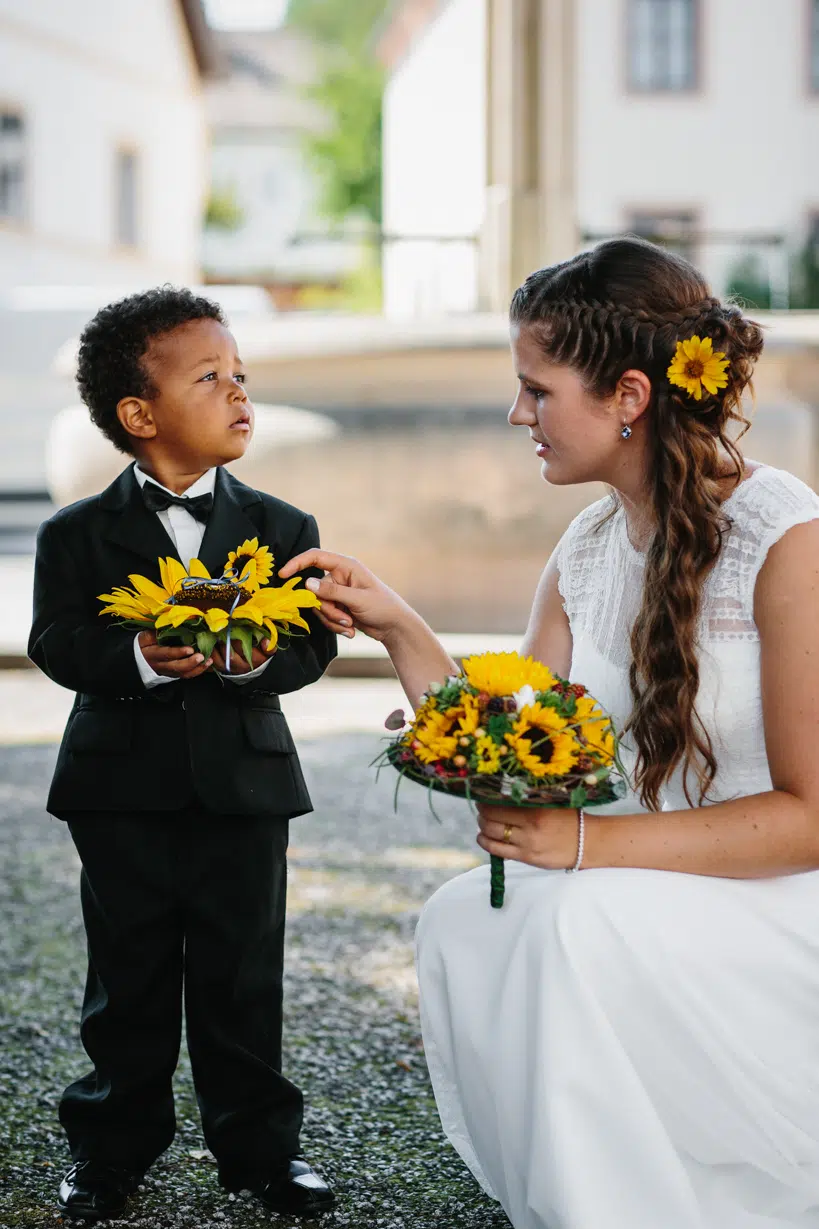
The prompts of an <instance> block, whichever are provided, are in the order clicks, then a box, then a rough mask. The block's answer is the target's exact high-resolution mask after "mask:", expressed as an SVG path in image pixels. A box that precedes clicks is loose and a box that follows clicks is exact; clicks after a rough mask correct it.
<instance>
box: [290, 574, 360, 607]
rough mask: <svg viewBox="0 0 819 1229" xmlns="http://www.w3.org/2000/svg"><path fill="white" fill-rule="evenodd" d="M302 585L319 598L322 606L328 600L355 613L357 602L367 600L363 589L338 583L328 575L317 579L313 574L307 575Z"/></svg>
mask: <svg viewBox="0 0 819 1229" xmlns="http://www.w3.org/2000/svg"><path fill="white" fill-rule="evenodd" d="M304 587H305V589H309V590H310V592H311V593H315V594H316V596H317V597H319V598H321V604H322V607H324V606H325V604H326V603H328V602H329V603H332V604H333V605H334V606H337V607H338V606H344V607H345V608H346V610H347V612H349V613H351V614H355V611H356V608H357V607H358V606H359V604H360V603H361V602H366V600H367V595H366V591H365V590H364V589H352V588H350V586H349V585H339V584H337V583H336V581H334V580H332V579H331V578H330V577H329V576H324V577H323V578H322V579H321V580H317V579H316V577H315V576H309V577H308V578H307V580H306V581H305V582H304Z"/></svg>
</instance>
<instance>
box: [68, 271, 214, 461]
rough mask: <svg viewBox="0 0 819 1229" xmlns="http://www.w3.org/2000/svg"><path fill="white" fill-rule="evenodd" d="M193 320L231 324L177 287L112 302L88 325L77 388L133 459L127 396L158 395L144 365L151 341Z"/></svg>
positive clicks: (202, 300) (205, 301)
mask: <svg viewBox="0 0 819 1229" xmlns="http://www.w3.org/2000/svg"><path fill="white" fill-rule="evenodd" d="M192 320H218V322H219V323H220V324H226V323H227V321H226V320H225V316H224V313H223V312H222V309H221V307H219V305H218V304H217V303H214V302H212V300H210V299H206V298H204V297H203V296H201V295H195V294H193V292H192V291H190V290H187V289H185V288H177V287H175V286H157V287H156V288H155V289H153V290H145V291H143V292H142V293H140V294H132V295H129V296H128V297H127V298H125V299H120V300H119V301H118V302H116V303H109V304H108V306H107V307H103V308H101V309H100V311H98V312H97V314H96V316H94V318H93V320H91V321H89V323H88V324H87V325H86V326H85V329H84V330H83V333H82V336H81V337H80V350H79V356H78V359H77V387H78V388H79V390H80V396H81V397H82V399H83V401H84V402H85V404H86V405H87V406H88V409H89V412H90V414H91V419H92V421H93V422H94V423H96V425H97V426H98V427H99V429H100V431H102V433H103V435H105V436H107V437H108V439H109V440H110V441H111V443H112V444H114V445H115V447H117V448H118V449H119V450H120V452H125V453H128V454H129V455H133V443H132V440H131V436H130V435H129V434H128V432H127V431H126V430H125V428H124V427H123V425H122V423H121V422H120V421H119V418H118V417H117V405H118V404H119V402H120V401H122V399H123V397H145V398H150V397H155V396H157V393H158V389H157V388H156V387H155V385H154V383H153V381H152V379H151V375H150V372H149V371H148V370H147V368H146V366H145V364H144V363H143V361H142V360H143V358H144V356H145V353H146V351H147V350H148V347H149V346H150V344H151V342H152V341H153V340H154V339H155V338H157V337H160V336H161V335H162V334H163V333H170V332H171V330H172V329H176V328H179V326H180V325H183V324H189V323H190V322H191V321H192Z"/></svg>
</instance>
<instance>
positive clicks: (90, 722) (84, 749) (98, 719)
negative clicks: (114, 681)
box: [65, 708, 134, 755]
mask: <svg viewBox="0 0 819 1229" xmlns="http://www.w3.org/2000/svg"><path fill="white" fill-rule="evenodd" d="M133 737H134V717H133V713H131V712H129V711H128V710H127V709H99V708H79V709H77V711H76V712H75V713H74V716H73V717H72V718H71V721H70V723H69V726H68V729H67V731H66V736H65V746H66V749H67V750H68V751H73V752H74V753H75V754H77V755H127V754H128V752H129V751H130V750H131V743H132V742H133Z"/></svg>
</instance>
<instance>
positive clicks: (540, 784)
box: [378, 653, 626, 908]
mask: <svg viewBox="0 0 819 1229" xmlns="http://www.w3.org/2000/svg"><path fill="white" fill-rule="evenodd" d="M386 724H387V728H388V729H400V730H401V732H400V733H399V734H398V735H397V737H396V738H395V739H394V740H393V741H392V742H390V744H389V745H388V747H387V748H386V750H385V751H384V752H383V754H382V755H381V756H379V757H378V761H379V762H380V763H381V764H391V765H392V766H393V767H394V768H396V769H397V770H398V772H399V773H400V774H401V775H400V778H399V781H398V782H397V784H396V792H397V789H398V786H400V783H401V779H402V778H404V777H409V778H410V779H411V780H413V781H417V782H420V783H421V784H423V785H426V786H427V788H428V789H429V790H430V791H432V790H440V791H443V792H444V793H449V794H454V795H456V796H458V797H463V798H466V799H468V800H470V801H473V802H491V803H494V804H496V805H499V806H508V807H589V806H600V805H602V804H603V803H607V802H612V801H614V800H615V799H617V798H622V797H623V795H624V794H625V792H626V784H625V778H626V774H625V770H624V769H623V765H622V763H621V761H620V757H619V751H618V745H617V738H616V735H615V732H614V728H613V726H612V724H611V720H610V718H609V717H608V716H607V715H606V713H604V712H603V710H602V709H601V707H600V705H599V704H598V703H597V701H596V700H594V699H593V698H592V697H591V696H590V695H588V694H587V692H586V689H585V687H583V686H582V685H581V684H579V683H569V682H568V681H567V680H566V679H562V678H560V677H558V676H557V675H555V674H553V673H552V671H551V670H549V669H548V668H547V667H546V666H544V665H543V664H542V663H541V662H538V661H535V660H534V659H533V658H531V657H521V656H520V655H519V654H517V653H483V654H481V655H480V656H476V657H468V658H466V659H465V660H464V662H463V666H462V672H461V673H460V674H457V675H451V676H450V677H449V678H448V679H447V681H446V682H445V683H433V684H431V686H430V688H429V690H428V692H427V693H426V694H425V695H423V696H422V697H421V704H420V706H419V708H418V710H417V712H416V713H415V716H414V719H413V720H412V722H411V723H409V724H407V723H406V722H405V720H404V715H403V713H402V712H400V711H399V712H397V713H394V714H392V715H391V716H390V717H388V718H387V723H386ZM405 727H406V728H405ZM430 803H431V799H430ZM491 881H492V892H491V902H492V905H493V906H495V907H496V908H499V907H500V906H501V905H502V904H503V893H504V863H503V859H502V858H498V857H495V856H493V857H492V876H491Z"/></svg>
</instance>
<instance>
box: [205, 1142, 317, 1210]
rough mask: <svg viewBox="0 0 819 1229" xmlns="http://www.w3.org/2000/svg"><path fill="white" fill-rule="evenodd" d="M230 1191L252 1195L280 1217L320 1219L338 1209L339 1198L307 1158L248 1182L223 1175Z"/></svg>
mask: <svg viewBox="0 0 819 1229" xmlns="http://www.w3.org/2000/svg"><path fill="white" fill-rule="evenodd" d="M220 1181H221V1184H222V1186H223V1187H224V1188H225V1190H228V1191H243V1190H249V1191H251V1192H252V1193H253V1194H254V1195H255V1196H256V1198H257V1199H260V1200H261V1201H262V1203H263V1204H264V1205H265V1207H266V1208H270V1210H271V1212H278V1214H279V1215H280V1216H320V1215H321V1213H322V1212H329V1211H330V1210H331V1208H334V1207H335V1203H336V1197H335V1195H334V1194H333V1192H332V1191H331V1190H330V1188H329V1186H328V1185H327V1183H326V1182H325V1181H324V1179H323V1178H320V1177H319V1176H318V1174H317V1173H316V1171H315V1170H314V1169H311V1167H310V1166H309V1165H308V1164H307V1162H306V1161H305V1159H304V1157H303V1156H291V1157H288V1159H287V1161H286V1162H285V1163H284V1164H283V1165H282V1167H281V1169H277V1170H276V1172H275V1173H273V1174H272V1175H269V1176H268V1177H266V1178H263V1179H261V1180H257V1181H250V1182H245V1181H241V1180H239V1179H237V1178H230V1177H228V1176H227V1175H225V1174H220Z"/></svg>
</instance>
